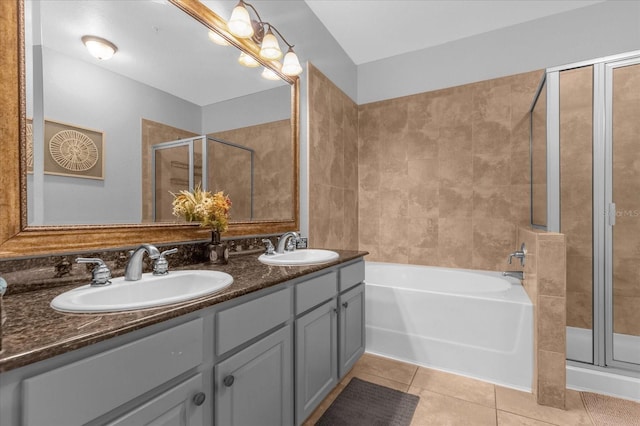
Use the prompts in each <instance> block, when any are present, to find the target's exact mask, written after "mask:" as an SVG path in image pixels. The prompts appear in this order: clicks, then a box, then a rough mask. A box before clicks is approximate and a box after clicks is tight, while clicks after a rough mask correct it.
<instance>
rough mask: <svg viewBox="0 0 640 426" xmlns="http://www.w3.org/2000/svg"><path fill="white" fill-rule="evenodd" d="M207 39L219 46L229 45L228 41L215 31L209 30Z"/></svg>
mask: <svg viewBox="0 0 640 426" xmlns="http://www.w3.org/2000/svg"><path fill="white" fill-rule="evenodd" d="M209 40H211V41H212V42H214V43H215V44H217V45H219V46H230V43H229V42H228V41H227V40H225V39H224V38H222V36H221V35H220V34H218V33H217V32H215V31H209Z"/></svg>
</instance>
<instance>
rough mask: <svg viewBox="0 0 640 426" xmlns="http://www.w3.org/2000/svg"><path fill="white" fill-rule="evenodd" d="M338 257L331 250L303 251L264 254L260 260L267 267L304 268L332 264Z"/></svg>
mask: <svg viewBox="0 0 640 426" xmlns="http://www.w3.org/2000/svg"><path fill="white" fill-rule="evenodd" d="M338 257H339V256H338V253H336V252H335V251H331V250H321V249H302V250H296V251H291V252H286V253H282V254H271V255H267V254H263V255H260V257H259V258H258V260H259V261H260V262H262V263H264V264H266V265H276V266H304V265H317V264H320V263H327V262H331V261H332V260H336V259H337V258H338Z"/></svg>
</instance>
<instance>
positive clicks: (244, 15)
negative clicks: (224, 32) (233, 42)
mask: <svg viewBox="0 0 640 426" xmlns="http://www.w3.org/2000/svg"><path fill="white" fill-rule="evenodd" d="M244 5H245V3H244V1H242V0H240V2H239V3H238V4H237V5H236V7H234V8H233V12H231V18H229V22H227V27H229V32H231V34H233V35H234V36H236V37H240V38H249V37H251V36H253V25H252V24H251V17H250V16H249V11H248V10H247V8H246V7H244ZM254 10H255V9H254Z"/></svg>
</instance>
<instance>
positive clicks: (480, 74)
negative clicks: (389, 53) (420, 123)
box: [314, 1, 640, 104]
mask: <svg viewBox="0 0 640 426" xmlns="http://www.w3.org/2000/svg"><path fill="white" fill-rule="evenodd" d="M637 49H640V2H638V1H607V2H604V3H599V4H596V5H593V6H588V7H584V8H580V9H576V10H573V11H569V12H565V13H562V14H558V15H553V16H550V17H546V18H542V19H537V20H535V21H531V22H526V23H523V24H519V25H515V26H512V27H508V28H504V29H500V30H496V31H492V32H488V33H485V34H480V35H477V36H474V37H469V38H465V39H462V40H458V41H454V42H451V43H447V44H444V45H441V46H436V47H432V48H428V49H424V50H419V51H415V52H411V53H407V54H403V55H398V56H395V57H392V58H387V59H382V60H379V61H374V62H369V63H366V64H361V65H359V66H358V104H366V103H369V102H374V101H379V100H384V99H391V98H396V97H400V96H406V95H411V94H415V93H422V92H427V91H431V90H437V89H442V88H445V87H452V86H458V85H461V84H466V83H471V82H476V81H482V80H487V79H492V78H497V77H503V76H507V75H512V74H518V73H522V72H527V71H533V70H536V69H543V68H549V67H553V66H558V65H563V64H567V63H572V62H576V61H581V60H586V59H592V58H598V57H602V56H608V55H613V54H617V53H622V52H627V51H632V50H637ZM314 63H315V61H314Z"/></svg>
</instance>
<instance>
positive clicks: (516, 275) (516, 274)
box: [502, 271, 524, 281]
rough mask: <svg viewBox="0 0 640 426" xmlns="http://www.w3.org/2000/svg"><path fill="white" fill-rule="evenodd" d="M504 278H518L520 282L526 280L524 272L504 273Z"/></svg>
mask: <svg viewBox="0 0 640 426" xmlns="http://www.w3.org/2000/svg"><path fill="white" fill-rule="evenodd" d="M502 276H503V277H513V278H517V279H519V280H520V281H522V280H524V272H522V271H504V272H503V273H502Z"/></svg>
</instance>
